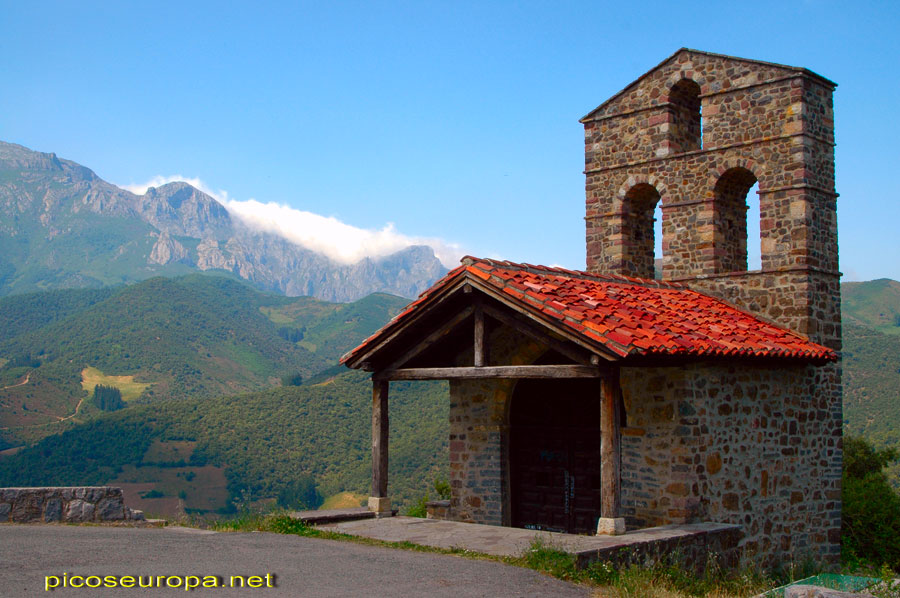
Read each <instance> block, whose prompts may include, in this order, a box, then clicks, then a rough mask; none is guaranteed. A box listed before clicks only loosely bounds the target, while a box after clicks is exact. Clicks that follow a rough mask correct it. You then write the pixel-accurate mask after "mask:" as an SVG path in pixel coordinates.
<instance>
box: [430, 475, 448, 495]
mask: <svg viewBox="0 0 900 598" xmlns="http://www.w3.org/2000/svg"><path fill="white" fill-rule="evenodd" d="M434 491H435V492H437V494H438V496H440V497H441V500H450V482H448V481H447V480H446V479H445V478H435V480H434Z"/></svg>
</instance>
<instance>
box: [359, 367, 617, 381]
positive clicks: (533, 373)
mask: <svg viewBox="0 0 900 598" xmlns="http://www.w3.org/2000/svg"><path fill="white" fill-rule="evenodd" d="M608 374H609V370H604V369H601V368H598V367H591V366H588V365H499V366H483V367H449V368H405V369H400V370H385V371H381V372H376V373H375V374H374V375H373V376H374V378H375V379H378V380H456V379H461V378H602V377H604V376H605V375H608Z"/></svg>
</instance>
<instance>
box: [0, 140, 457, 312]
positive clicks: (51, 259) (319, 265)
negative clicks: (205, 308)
mask: <svg viewBox="0 0 900 598" xmlns="http://www.w3.org/2000/svg"><path fill="white" fill-rule="evenodd" d="M197 270H201V271H202V270H221V271H226V272H230V273H233V274H235V275H236V276H239V277H240V278H242V279H244V280H247V281H249V282H251V283H252V284H253V285H255V286H256V287H257V288H260V289H263V290H269V291H276V292H279V293H283V294H285V295H289V296H300V295H306V296H311V297H316V298H319V299H323V300H326V301H339V302H347V301H355V300H357V299H361V298H362V297H365V296H366V295H369V294H370V293H374V292H382V293H389V294H392V295H399V296H402V297H414V296H416V295H418V294H419V293H420V292H421V291H423V290H425V289H426V288H428V286H429V285H430V284H431V283H432V282H434V281H435V280H436V279H437V278H439V277H440V276H442V275H443V274H444V273H445V272H446V268H445V267H444V266H443V265H442V264H441V262H440V261H439V260H438V259H437V258H436V257H435V255H434V251H433V250H432V249H431V248H430V247H427V246H422V245H418V246H410V247H407V248H406V249H403V250H401V251H398V252H396V253H393V254H391V255H388V256H385V257H381V258H377V259H373V258H363V259H362V260H360V261H358V262H356V263H353V264H341V263H338V262H335V261H334V260H332V259H330V258H328V257H327V256H325V255H323V254H320V253H317V252H315V251H313V250H310V249H307V248H306V247H303V246H300V245H298V244H296V243H293V242H291V241H289V240H287V239H285V238H283V237H281V236H279V235H277V234H274V233H269V232H264V231H259V230H256V229H254V228H251V227H250V226H248V225H247V224H245V223H244V221H242V220H241V219H240V218H236V217H234V216H233V215H232V214H231V213H230V212H229V211H228V210H227V209H226V208H225V206H223V205H222V204H221V203H219V202H218V201H217V200H216V199H215V198H213V197H211V196H209V195H207V194H206V193H203V192H202V191H200V190H199V189H196V188H195V187H192V186H191V185H189V184H187V183H184V182H174V183H168V184H165V185H162V186H159V187H155V188H154V187H150V188H148V189H147V191H146V192H145V193H144V194H143V195H136V194H134V193H131V192H130V191H127V190H125V189H121V188H119V187H117V186H115V185H113V184H111V183H108V182H106V181H104V180H103V179H101V178H100V177H98V176H97V175H96V174H94V172H93V171H91V170H90V169H88V168H86V167H84V166H82V165H80V164H77V163H75V162H72V161H71V160H65V159H62V158H59V157H58V156H57V155H56V154H53V153H41V152H35V151H32V150H30V149H28V148H25V147H23V146H21V145H16V144H12V143H6V142H0V296H2V295H8V294H13V293H20V292H28V291H36V290H44V289H53V288H85V287H101V286H105V285H110V284H118V283H123V282H124V283H128V282H134V281H138V280H144V279H146V278H150V277H152V276H157V275H167V276H171V275H179V274H186V273H188V272H191V271H197Z"/></svg>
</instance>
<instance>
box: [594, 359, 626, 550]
mask: <svg viewBox="0 0 900 598" xmlns="http://www.w3.org/2000/svg"><path fill="white" fill-rule="evenodd" d="M600 384H601V393H602V395H603V396H602V397H601V401H602V402H601V404H600V501H601V504H600V520H599V522H598V523H597V533H598V534H609V535H619V534H623V533H625V520H624V519H623V518H622V517H621V515H620V505H621V489H620V485H619V480H620V476H619V463H620V452H621V451H620V446H619V442H620V438H619V409H618V407H619V372H618V369H616V370H614V371H613V373H612V374H611V375H610V376H607V377H604V378H603V379H602V380H601V381H600Z"/></svg>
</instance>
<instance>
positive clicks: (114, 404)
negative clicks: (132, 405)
mask: <svg viewBox="0 0 900 598" xmlns="http://www.w3.org/2000/svg"><path fill="white" fill-rule="evenodd" d="M93 401H94V405H96V406H97V407H98V408H99V409H101V410H103V411H116V410H118V409H121V408H122V407H124V406H125V401H123V400H122V391H121V390H119V389H118V388H116V387H114V386H104V385H103V384H98V385H97V386H95V387H94V396H93Z"/></svg>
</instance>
